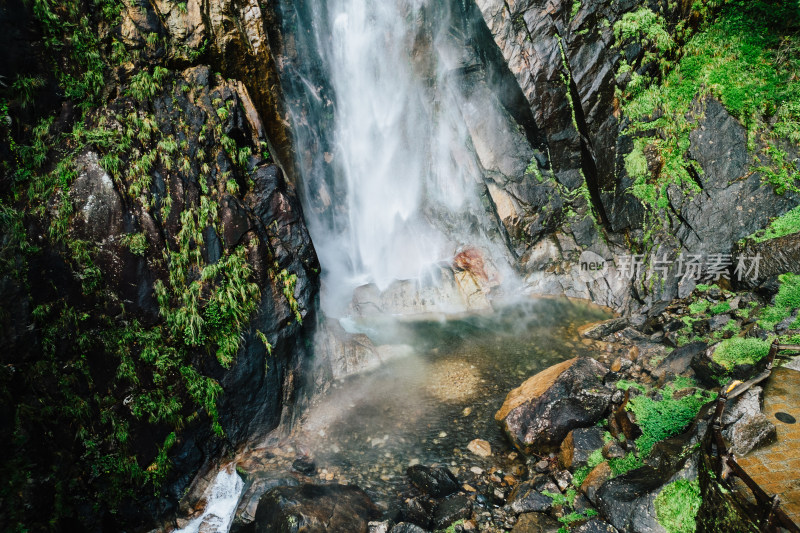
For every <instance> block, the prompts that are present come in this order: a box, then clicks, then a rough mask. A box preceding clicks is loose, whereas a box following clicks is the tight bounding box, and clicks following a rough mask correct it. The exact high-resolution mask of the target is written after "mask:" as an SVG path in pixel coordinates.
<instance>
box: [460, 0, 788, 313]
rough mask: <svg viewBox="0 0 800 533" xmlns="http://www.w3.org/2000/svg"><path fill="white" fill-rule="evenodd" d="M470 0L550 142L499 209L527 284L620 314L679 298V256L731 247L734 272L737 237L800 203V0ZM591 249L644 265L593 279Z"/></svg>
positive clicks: (687, 287)
mask: <svg viewBox="0 0 800 533" xmlns="http://www.w3.org/2000/svg"><path fill="white" fill-rule="evenodd" d="M476 4H477V6H478V8H479V9H480V11H481V13H482V15H483V19H484V20H485V22H486V25H487V27H488V28H489V30H490V31H491V33H492V35H493V36H494V40H495V42H496V44H497V47H498V48H499V49H500V51H501V53H502V55H503V57H504V59H505V61H506V62H507V65H508V67H509V68H510V70H511V71H512V72H513V74H514V76H515V77H516V79H517V82H518V83H519V86H520V88H521V90H522V92H523V93H524V94H525V96H526V98H527V100H528V102H529V105H530V109H531V112H532V114H533V117H534V120H535V122H536V125H537V126H538V128H539V129H540V130H541V131H543V132H544V135H545V137H546V142H547V152H548V155H549V162H548V164H547V165H546V166H544V167H540V172H539V174H535V173H531V175H530V176H528V177H527V179H526V181H527V182H528V183H530V184H531V186H529V187H527V190H528V194H527V195H520V194H518V193H517V192H516V191H508V190H507V191H505V193H507V194H508V195H509V196H511V197H513V198H514V199H515V200H517V201H518V202H517V209H516V210H515V211H513V212H510V213H504V214H503V215H502V216H501V217H502V218H503V220H504V223H505V224H506V226H507V228H508V229H509V234H510V235H513V236H515V238H516V242H517V243H518V244H520V245H522V246H523V247H524V249H525V250H524V251H523V252H522V253H521V259H520V265H519V266H520V269H521V271H522V272H523V273H524V274H526V275H527V276H528V281H529V284H530V285H532V286H534V287H535V288H536V289H537V290H540V291H542V292H553V293H561V292H566V293H567V294H570V295H573V296H582V297H588V298H592V299H595V300H597V301H600V302H602V303H606V304H608V305H611V306H613V307H616V308H620V309H625V308H631V307H638V306H641V305H642V304H645V305H650V304H652V303H654V302H657V301H659V300H669V299H670V298H674V297H676V296H678V295H681V296H685V295H686V294H688V292H690V291H691V289H692V287H693V283H691V282H688V283H683V284H681V283H680V277H679V276H676V274H677V264H678V261H677V260H678V258H679V257H680V254H685V255H686V256H687V257H688V255H700V256H703V257H704V259H707V258H708V256H709V255H714V254H733V257H732V258H729V259H730V260H731V261H732V263H733V265H732V266H729V268H728V271H727V272H728V275H729V276H730V277H735V276H733V270H734V268H735V266H736V264H737V252H736V251H737V250H741V249H742V248H737V246H736V243H737V242H738V241H740V240H741V239H744V238H747V237H748V236H750V235H751V234H753V233H754V232H756V231H757V230H759V229H761V228H764V227H765V226H767V225H768V224H769V223H770V221H772V220H773V219H775V218H776V217H779V216H780V215H783V214H784V213H786V212H788V211H789V210H790V209H792V208H793V207H795V206H797V205H798V203H799V202H800V197H799V196H798V187H797V182H796V175H797V160H796V157H797V154H798V142H797V141H798V135H797V130H796V127H795V126H794V125H793V124H796V119H797V114H796V112H795V111H793V110H792V109H794V107H793V104H790V103H788V102H790V101H791V100H793V99H794V98H796V95H797V90H798V89H797V85H796V83H795V81H796V79H797V58H798V56H797V51H796V50H797V48H796V44H793V43H796V42H797V35H798V31H797V30H798V20H800V18H799V17H798V6H797V3H796V2H784V1H763V2H738V1H735V0H729V1H718V0H709V1H704V2H683V1H676V2H666V1H638V0H627V1H621V2H601V1H592V0H583V1H579V0H575V1H573V0H565V1H559V0H553V1H548V2H540V1H521V2H504V1H501V0H477V1H476ZM542 176H544V178H545V179H542ZM542 182H544V183H542ZM532 185H537V187H536V188H533V187H532ZM523 188H525V187H523ZM553 198H557V199H558V200H555V201H554V200H553ZM496 203H498V204H500V203H501V202H499V201H498V202H496ZM554 226H555V227H557V230H555V231H553V230H552V228H553V227H554ZM543 228H544V231H543ZM797 229H800V228H797ZM797 229H796V230H797ZM796 230H795V231H796ZM748 249H750V248H748ZM586 250H589V251H592V252H595V253H597V254H599V255H600V256H603V257H604V258H606V259H611V258H612V257H614V256H620V255H625V254H640V255H641V259H642V263H643V264H644V268H643V269H642V272H640V273H638V274H637V275H635V276H633V277H632V278H633V279H632V280H626V279H623V280H620V279H619V277H618V276H616V277H615V280H614V281H609V279H608V277H604V278H601V279H596V280H588V281H587V280H584V279H581V278H579V277H577V276H576V275H574V268H575V267H576V266H577V261H578V257H579V255H580V254H581V253H582V252H583V251H586ZM740 255H742V254H740ZM656 258H658V259H659V260H663V261H664V263H662V264H669V265H670V270H669V272H668V273H667V274H665V275H660V274H658V272H656V274H655V275H653V273H652V272H649V265H650V264H652V262H653V260H654V259H656ZM771 260H772V258H771V256H768V255H765V257H764V258H763V261H765V262H770V261H771ZM617 263H619V261H617ZM620 266H621V265H619V264H616V265H612V267H616V268H619V267H620ZM793 268H794V269H798V268H800V265H795V266H794V267H793Z"/></svg>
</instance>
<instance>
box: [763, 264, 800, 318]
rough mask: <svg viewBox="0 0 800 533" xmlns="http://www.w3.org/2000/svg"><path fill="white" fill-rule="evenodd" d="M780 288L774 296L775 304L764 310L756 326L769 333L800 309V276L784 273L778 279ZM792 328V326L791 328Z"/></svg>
mask: <svg viewBox="0 0 800 533" xmlns="http://www.w3.org/2000/svg"><path fill="white" fill-rule="evenodd" d="M778 280H779V281H780V284H781V285H780V288H779V289H778V294H777V295H776V296H775V304H774V305H771V306H769V307H767V308H766V309H764V310H763V311H762V312H761V314H760V316H759V320H758V325H759V326H761V327H762V328H764V329H765V330H767V331H771V330H772V329H774V328H775V326H776V325H777V324H778V323H779V322H782V321H783V320H785V319H786V318H788V317H789V316H791V314H792V312H794V310H795V309H798V308H800V275H797V274H791V273H786V274H783V275H781V276H779V277H778ZM793 327H794V326H793Z"/></svg>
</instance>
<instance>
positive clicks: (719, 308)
mask: <svg viewBox="0 0 800 533" xmlns="http://www.w3.org/2000/svg"><path fill="white" fill-rule="evenodd" d="M730 310H731V304H729V303H728V302H720V303H718V304H716V305H714V306H713V307H712V308H711V309H709V312H710V313H711V314H712V315H720V314H722V313H726V312H728V311H730Z"/></svg>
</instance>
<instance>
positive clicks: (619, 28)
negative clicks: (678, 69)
mask: <svg viewBox="0 0 800 533" xmlns="http://www.w3.org/2000/svg"><path fill="white" fill-rule="evenodd" d="M614 36H615V37H616V38H617V40H626V39H630V38H633V37H635V38H637V39H640V40H643V41H645V44H646V45H651V46H654V47H655V49H656V50H658V51H659V52H662V53H664V52H667V51H669V50H671V49H672V48H673V47H674V46H675V41H674V40H673V38H672V36H671V35H670V34H669V32H668V31H667V28H666V22H665V21H664V18H663V17H662V16H661V15H659V14H657V13H654V12H653V11H651V10H650V9H648V8H646V7H643V8H641V9H639V10H638V11H634V12H631V13H625V14H624V15H623V16H622V18H621V19H620V20H619V22H617V23H616V24H614Z"/></svg>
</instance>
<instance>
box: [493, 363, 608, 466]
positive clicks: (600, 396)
mask: <svg viewBox="0 0 800 533" xmlns="http://www.w3.org/2000/svg"><path fill="white" fill-rule="evenodd" d="M607 373H608V369H606V368H605V367H604V366H603V365H602V364H600V363H598V362H597V361H595V360H594V359H589V358H576V359H570V360H569V361H565V362H563V363H561V364H558V365H555V366H553V367H550V368H548V369H547V370H544V371H542V372H540V373H539V374H536V375H535V376H533V377H532V378H529V379H528V380H527V381H526V382H525V383H523V384H522V385H521V386H520V387H519V388H517V389H514V390H513V391H511V392H510V393H509V395H508V397H507V398H506V401H505V403H504V404H503V406H502V407H501V408H500V410H499V411H498V412H497V413H496V414H495V419H496V420H497V421H498V422H499V423H500V425H501V427H502V428H503V430H504V431H505V432H506V433H507V434H508V436H509V438H510V439H511V441H512V442H513V444H514V445H515V446H516V447H517V448H519V449H520V450H521V451H523V452H526V453H531V452H536V453H547V452H549V451H553V450H555V449H557V447H558V446H559V445H560V444H561V442H562V441H563V440H564V438H565V437H566V436H567V434H568V433H569V432H570V431H571V430H572V429H575V428H576V427H586V426H590V425H592V424H594V423H595V422H597V421H598V420H600V418H601V417H602V416H603V414H605V412H606V410H607V408H608V405H609V403H610V401H611V392H610V391H609V390H607V389H605V388H604V386H603V378H604V377H605V375H606V374H607Z"/></svg>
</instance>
